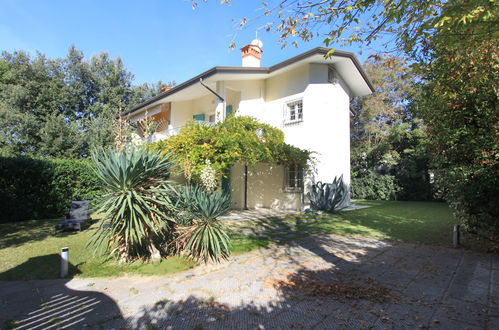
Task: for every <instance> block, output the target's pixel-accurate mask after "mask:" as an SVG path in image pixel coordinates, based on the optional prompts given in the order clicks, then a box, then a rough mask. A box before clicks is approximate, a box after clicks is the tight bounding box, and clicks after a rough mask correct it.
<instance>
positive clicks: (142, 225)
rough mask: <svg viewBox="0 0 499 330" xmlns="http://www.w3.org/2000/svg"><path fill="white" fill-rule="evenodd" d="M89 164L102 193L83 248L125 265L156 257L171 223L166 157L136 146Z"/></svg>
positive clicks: (111, 152) (104, 153) (100, 153)
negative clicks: (97, 220)
mask: <svg viewBox="0 0 499 330" xmlns="http://www.w3.org/2000/svg"><path fill="white" fill-rule="evenodd" d="M92 159H93V161H94V165H93V170H94V172H95V175H96V176H97V178H98V180H99V181H100V183H101V184H102V186H103V189H104V193H103V195H102V199H101V200H100V201H99V204H98V209H97V212H103V213H104V216H103V223H102V225H101V227H100V228H99V229H98V230H97V232H96V233H95V234H94V235H93V236H92V238H91V240H90V241H89V245H93V246H94V247H95V249H96V250H97V251H99V250H100V251H105V252H108V253H110V254H111V255H115V256H117V257H119V258H120V259H122V260H125V261H131V260H134V259H138V258H159V257H160V255H161V251H162V250H163V249H164V246H165V243H167V241H168V239H167V238H168V234H169V233H171V232H172V224H173V223H174V219H173V216H172V210H173V202H172V201H171V198H170V197H171V196H172V192H173V189H172V186H171V184H170V183H169V182H168V181H167V180H168V178H169V176H170V170H171V167H172V164H171V162H170V156H169V154H167V155H164V156H160V155H159V153H158V152H152V151H148V150H146V149H145V148H143V147H142V148H130V149H127V150H121V151H118V150H100V151H97V152H94V153H93V154H92Z"/></svg>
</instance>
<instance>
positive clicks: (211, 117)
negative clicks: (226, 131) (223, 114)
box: [208, 115, 215, 123]
mask: <svg viewBox="0 0 499 330" xmlns="http://www.w3.org/2000/svg"><path fill="white" fill-rule="evenodd" d="M208 121H209V122H210V123H214V122H215V115H210V116H209V117H208Z"/></svg>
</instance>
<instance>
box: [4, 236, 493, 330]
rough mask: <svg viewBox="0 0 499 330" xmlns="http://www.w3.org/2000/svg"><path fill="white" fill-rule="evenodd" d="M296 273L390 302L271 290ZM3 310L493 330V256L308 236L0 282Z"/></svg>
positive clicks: (84, 324)
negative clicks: (149, 270)
mask: <svg viewBox="0 0 499 330" xmlns="http://www.w3.org/2000/svg"><path fill="white" fill-rule="evenodd" d="M296 274H312V275H314V276H316V277H317V278H320V279H321V280H324V281H327V280H339V281H342V282H345V283H349V282H350V281H352V283H353V282H354V281H355V280H356V279H365V280H366V281H367V282H369V283H374V284H375V285H376V286H380V287H385V288H387V289H389V290H390V293H391V298H390V299H388V300H386V301H382V302H376V301H373V300H361V299H341V300H335V299H332V298H331V297H328V296H325V297H318V296H308V295H305V294H304V293H303V292H301V291H300V290H292V289H291V290H289V289H287V290H284V289H279V287H276V285H275V284H276V283H279V281H280V280H284V281H285V280H286V279H288V278H289V276H290V275H296ZM0 311H1V313H0V322H2V323H0V325H8V326H15V327H17V328H19V329H48V328H54V329H56V328H104V329H111V328H116V329H120V328H124V329H129V328H130V329H165V328H167V329H168V328H171V329H204V328H208V329H223V328H230V329H290V328H298V329H350V328H358V329H390V328H393V329H403V328H407V329H414V328H435V329H499V257H498V256H497V255H490V254H481V253H475V252H471V251H465V250H460V249H449V248H443V247H434V246H427V245H414V244H406V243H400V242H389V241H380V240H375V239H368V238H353V237H345V236H338V235H314V236H310V237H308V238H306V239H301V240H297V241H294V242H292V243H288V244H285V245H279V246H273V247H271V248H267V249H261V250H258V251H254V252H251V253H248V254H245V255H239V256H235V257H232V258H231V259H230V260H229V261H227V262H224V263H222V264H219V265H203V266H199V267H196V268H193V269H191V270H189V271H187V272H183V273H179V274H175V275H172V276H162V277H160V276H154V277H120V278H115V279H72V280H69V281H68V280H49V281H28V282H0Z"/></svg>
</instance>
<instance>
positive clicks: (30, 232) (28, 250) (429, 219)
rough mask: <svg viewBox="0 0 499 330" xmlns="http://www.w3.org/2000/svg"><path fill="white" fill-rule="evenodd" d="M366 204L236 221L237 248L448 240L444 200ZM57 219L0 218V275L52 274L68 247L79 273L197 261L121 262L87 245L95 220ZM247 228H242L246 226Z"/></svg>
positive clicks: (165, 269) (158, 270)
mask: <svg viewBox="0 0 499 330" xmlns="http://www.w3.org/2000/svg"><path fill="white" fill-rule="evenodd" d="M358 204H363V205H369V206H372V207H370V208H367V209H362V210H356V211H347V212H340V213H338V214H335V215H329V214H322V215H317V214H309V215H301V216H288V217H284V218H273V219H267V220H258V221H245V222H241V223H239V224H233V225H232V226H233V227H232V230H231V234H230V235H231V238H232V250H233V253H235V254H239V253H244V252H248V251H251V250H254V249H257V248H261V247H265V246H268V245H269V244H273V243H282V242H287V241H290V240H293V239H296V238H300V237H304V236H307V235H309V234H315V233H335V234H341V235H353V236H355V235H358V236H367V237H374V238H380V239H391V240H402V241H406V242H413V243H427V244H436V245H450V242H451V235H452V224H453V223H454V222H455V220H454V219H453V217H452V215H451V213H450V211H449V209H448V207H447V205H446V204H443V203H427V202H384V201H383V202H381V201H362V202H358ZM58 221H59V220H57V219H54V220H36V221H26V222H19V223H5V224H0V280H27V279H48V278H57V277H58V276H59V253H60V249H61V248H62V247H69V251H70V252H69V253H70V261H71V266H70V274H71V275H72V276H78V277H104V276H120V275H123V274H131V275H166V274H171V273H175V272H179V271H183V270H186V269H189V268H192V267H193V266H194V263H193V262H192V261H189V260H186V259H184V258H181V257H171V258H168V259H164V260H162V261H161V262H156V263H142V262H135V263H131V264H123V263H118V262H116V261H114V260H105V259H103V258H102V257H94V256H93V255H92V252H91V251H90V250H89V249H88V248H86V247H85V245H86V242H87V240H88V238H89V237H90V235H91V234H92V233H93V232H94V231H95V229H96V227H97V224H94V225H93V226H92V227H90V228H88V229H86V230H84V231H82V232H75V233H56V232H55V231H54V225H55V224H56V223H57V222H58ZM243 231H244V232H245V234H244V235H243V234H241V233H242V232H243Z"/></svg>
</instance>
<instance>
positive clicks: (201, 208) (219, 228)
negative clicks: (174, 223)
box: [176, 186, 231, 263]
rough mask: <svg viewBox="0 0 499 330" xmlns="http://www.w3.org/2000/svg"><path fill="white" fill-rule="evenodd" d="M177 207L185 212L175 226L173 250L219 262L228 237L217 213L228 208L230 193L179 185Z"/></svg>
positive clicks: (227, 251) (226, 250) (227, 250)
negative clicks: (174, 245)
mask: <svg viewBox="0 0 499 330" xmlns="http://www.w3.org/2000/svg"><path fill="white" fill-rule="evenodd" d="M179 194H180V209H183V210H185V212H187V218H188V220H186V217H185V216H184V217H183V225H181V226H178V228H177V230H178V237H177V240H176V242H177V250H178V251H180V252H183V253H184V254H186V255H187V256H189V257H192V258H194V259H196V260H203V261H204V262H205V263H206V262H208V261H210V260H211V261H214V262H220V261H221V259H227V257H228V256H229V254H230V239H229V236H228V235H227V233H226V232H225V228H224V226H223V224H222V223H221V222H220V221H219V220H218V217H220V216H222V215H224V214H226V213H227V212H228V211H229V210H230V206H231V200H230V195H229V194H225V193H221V192H208V191H205V190H204V189H202V188H201V187H198V186H185V187H183V188H181V189H179Z"/></svg>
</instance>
